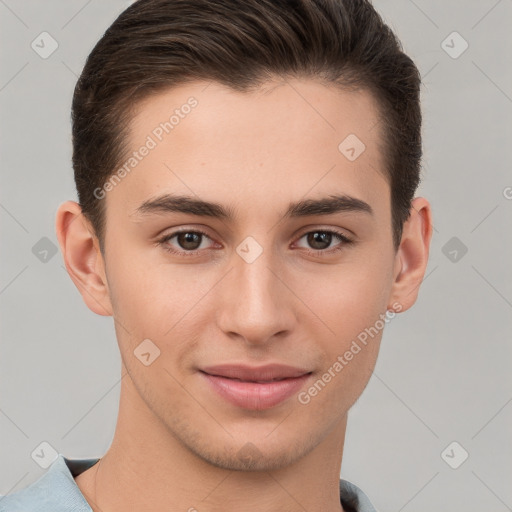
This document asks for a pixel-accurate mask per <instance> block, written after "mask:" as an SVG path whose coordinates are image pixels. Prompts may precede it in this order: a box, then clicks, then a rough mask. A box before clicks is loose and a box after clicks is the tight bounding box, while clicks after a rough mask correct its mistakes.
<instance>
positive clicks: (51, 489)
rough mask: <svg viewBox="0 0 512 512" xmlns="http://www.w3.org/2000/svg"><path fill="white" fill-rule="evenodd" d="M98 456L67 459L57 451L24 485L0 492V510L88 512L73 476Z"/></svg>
mask: <svg viewBox="0 0 512 512" xmlns="http://www.w3.org/2000/svg"><path fill="white" fill-rule="evenodd" d="M97 460H98V459H75V460H73V459H67V458H66V457H64V456H63V455H62V454H59V455H58V457H57V458H56V459H55V461H54V462H53V463H52V464H51V466H50V467H49V468H48V469H47V470H46V473H44V474H43V475H42V476H41V477H39V478H38V479H37V480H36V481H35V482H33V483H31V484H30V485H28V486H27V487H25V488H24V489H21V490H19V491H16V492H14V493H11V494H8V495H6V496H0V512H91V508H90V506H89V504H88V503H87V501H86V500H85V498H84V497H83V495H82V493H81V492H80V489H79V488H78V486H77V485H76V483H75V480H74V477H75V476H77V475H79V474H80V473H82V472H83V471H85V470H86V469H88V468H89V467H91V466H92V465H93V464H94V463H95V462H97Z"/></svg>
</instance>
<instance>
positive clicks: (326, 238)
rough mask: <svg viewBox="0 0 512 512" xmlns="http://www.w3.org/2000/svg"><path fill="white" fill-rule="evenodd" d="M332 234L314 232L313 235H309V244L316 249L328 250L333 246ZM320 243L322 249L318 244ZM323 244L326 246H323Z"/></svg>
mask: <svg viewBox="0 0 512 512" xmlns="http://www.w3.org/2000/svg"><path fill="white" fill-rule="evenodd" d="M331 240H332V234H331V233H326V232H324V231H314V232H313V233H309V234H308V243H309V244H310V245H311V247H313V248H314V249H318V250H321V249H326V248H327V247H329V245H330V244H331ZM318 243H320V247H318V246H317V244H318ZM322 244H324V245H323V246H322Z"/></svg>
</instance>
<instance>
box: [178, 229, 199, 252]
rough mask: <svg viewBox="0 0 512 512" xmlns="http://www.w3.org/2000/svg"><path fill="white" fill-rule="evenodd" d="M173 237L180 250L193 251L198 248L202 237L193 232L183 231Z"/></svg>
mask: <svg viewBox="0 0 512 512" xmlns="http://www.w3.org/2000/svg"><path fill="white" fill-rule="evenodd" d="M175 236H176V241H177V242H178V244H179V246H180V247H181V248H182V249H186V250H188V251H194V250H196V249H198V248H199V247H200V245H201V239H202V236H203V235H202V234H201V233H196V232H194V231H184V232H182V233H178V234H177V235H175Z"/></svg>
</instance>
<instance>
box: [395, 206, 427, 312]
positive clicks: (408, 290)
mask: <svg viewBox="0 0 512 512" xmlns="http://www.w3.org/2000/svg"><path fill="white" fill-rule="evenodd" d="M411 205H412V206H411V210H410V216H409V219H407V221H405V222H404V226H403V231H402V239H401V242H400V246H399V247H398V250H397V252H396V256H395V266H394V270H393V272H394V274H393V277H394V280H393V286H392V289H391V294H390V298H389V304H392V306H390V305H388V309H389V310H392V311H396V312H401V311H406V310H407V309H409V308H410V307H411V306H412V305H413V304H414V303H415V302H416V299H417V298H418V292H419V288H420V284H421V282H422V280H423V277H424V276H425V270H426V268H427V263H428V254H429V248H430V240H431V238H432V211H431V208H430V204H429V202H428V201H427V200H426V199H424V198H423V197H416V198H415V199H414V200H413V201H412V203H411Z"/></svg>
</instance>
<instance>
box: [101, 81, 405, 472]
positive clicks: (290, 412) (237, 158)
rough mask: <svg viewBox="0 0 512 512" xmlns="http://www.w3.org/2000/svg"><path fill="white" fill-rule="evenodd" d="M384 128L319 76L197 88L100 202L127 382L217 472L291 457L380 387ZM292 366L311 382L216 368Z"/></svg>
mask: <svg viewBox="0 0 512 512" xmlns="http://www.w3.org/2000/svg"><path fill="white" fill-rule="evenodd" d="M191 98H193V99H191ZM187 105H188V106H187ZM173 113H174V118H172V119H171V121H169V119H170V116H171V115H173ZM166 122H167V123H168V124H167V125H166V124H165V123H166ZM161 123H163V124H161ZM380 128H381V125H380V124H379V123H378V116H377V109H376V105H375V103H374V100H373V98H372V97H371V96H370V95H369V93H367V92H357V93H356V92H343V91H340V90H339V89H335V88H329V87H326V86H324V85H321V84H319V83H317V82H314V81H309V80H300V81H299V80H294V81H289V82H288V83H285V82H269V83H267V84H266V85H265V87H262V88H261V89H259V90H258V91H257V92H251V93H239V92H235V91H233V90H231V89H228V88H226V87H224V86H222V85H220V84H216V83H210V84H208V83H202V82H196V83H194V84H188V85H186V86H183V87H179V88H174V89H172V90H169V91H166V92H164V93H160V94H158V95H156V96H153V97H151V98H149V99H147V100H145V101H144V102H143V103H141V104H140V105H139V108H138V111H137V115H136V116H135V118H134V119H133V123H132V125H131V134H130V139H129V142H130V148H131V151H137V155H136V156H135V157H133V158H134V160H131V161H129V160H128V159H127V166H126V167H125V172H120V173H119V175H118V177H119V178H120V179H119V180H117V181H116V182H114V181H111V182H110V183H109V184H107V185H106V186H105V187H104V188H103V189H102V192H98V195H99V196H103V198H102V199H101V200H102V201H105V202H106V212H107V215H106V226H107V227H106V238H105V272H106V280H107V283H108V293H109V299H110V304H111V307H112V311H113V315H114V317H115V319H116V332H117V336H118V343H119V347H120V350H121V355H122V360H123V364H124V366H125V368H126V370H127V372H128V375H127V377H126V379H129V380H130V385H131V386H133V389H135V390H136V392H137V393H138V395H139V396H140V398H141V399H142V400H143V401H144V403H145V404H146V405H147V406H148V408H149V410H150V411H151V413H152V414H153V415H154V417H155V421H157V419H158V421H160V422H162V423H163V424H164V425H165V427H166V428H167V429H168V430H169V431H170V432H172V434H173V435H174V436H175V437H176V438H177V439H179V440H180V441H181V443H182V444H183V445H184V446H186V447H188V448H189V449H190V450H191V451H192V452H193V453H195V454H197V455H198V456H200V457H201V458H202V459H203V460H206V461H208V462H210V463H212V464H215V465H217V466H221V467H224V468H229V469H243V468H244V467H247V460H246V458H245V459H244V457H243V456H242V455H243V453H244V452H243V450H244V449H247V446H248V445H247V443H248V442H251V443H252V445H253V446H252V448H251V449H252V450H253V451H255V452H257V454H258V455H261V458H258V457H255V456H254V454H252V464H253V466H252V467H253V468H255V469H272V468H277V467H280V466H282V465H283V464H285V463H291V462H293V461H294V460H296V459H299V458H300V457H302V456H304V455H305V454H307V453H308V452H310V451H311V450H313V448H314V447H315V446H317V445H318V444H319V443H320V442H321V441H322V439H324V438H325V437H326V436H327V435H328V434H329V433H331V432H333V431H334V429H336V428H337V427H340V425H342V424H343V421H344V420H345V415H346V413H347V411H348V409H349V408H350V407H351V405H352V404H353V403H354V402H355V400H356V399H357V398H358V397H359V395H360V394H361V392H362V391H363V389H364V387H365V386H366V384H367V382H368V380H369V377H370V375H371V372H372V370H373V368H374V365H375V361H376V357H377V353H378V349H379V343H380V338H381V335H382V327H383V326H384V324H385V323H387V322H388V321H389V316H387V317H385V314H386V310H387V309H392V308H393V307H394V308H395V309H396V310H397V311H398V310H399V309H400V305H399V304H398V305H397V304H396V303H395V304H393V300H392V287H393V281H394V273H395V263H396V253H395V251H394V248H393V244H392V225H391V203H390V188H389V184H388V181H387V180H386V178H385V175H384V170H383V161H382V155H381V147H380V140H381V139H380V137H381V133H380ZM347 137H349V138H348V139H347ZM355 137H357V138H355ZM345 139H347V140H346V141H345ZM344 141H345V142H344ZM340 144H341V146H340ZM362 144H364V147H363V145H362ZM142 147H146V150H144V149H140V148H142ZM363 148H364V151H362V152H361V150H362V149H363ZM166 195H167V197H166ZM180 196H186V197H187V198H189V201H183V199H182V200H181V201H180V200H179V199H178V198H179V197H180ZM333 198H336V200H333ZM329 200H330V202H329ZM192 201H200V202H207V203H214V205H213V206H212V205H204V204H199V203H197V204H195V205H194V204H193V203H192ZM319 201H324V203H316V202H319ZM143 205H145V206H143ZM192 207H194V208H195V209H192ZM384 318H385V320H384ZM369 332H371V333H372V334H371V335H369V334H368V333H369ZM364 333H366V336H365V335H364ZM363 339H365V342H363ZM143 340H150V341H149V342H148V341H145V342H144V343H145V345H141V343H142V342H143ZM357 347H358V348H357ZM158 351H159V355H158V356H157V354H158ZM134 352H135V354H138V355H139V357H137V355H135V354H134ZM143 352H144V353H146V355H145V356H142V357H141V356H140V354H141V353H143ZM148 354H149V355H148ZM141 359H143V360H145V362H146V363H147V364H144V363H143V362H141ZM275 363H277V364H283V365H287V366H290V367H293V368H296V369H300V372H299V373H300V374H301V375H303V374H305V376H303V377H301V378H299V379H288V380H287V381H281V382H280V384H277V383H274V384H268V383H267V384H262V383H255V382H252V383H245V384H244V383H241V382H238V381H233V379H232V378H231V379H226V378H222V377H211V376H210V377H208V376H207V374H206V373H205V370H206V369H211V367H212V366H215V365H226V364H230V365H246V366H249V367H252V368H255V367H261V366H263V365H267V364H275ZM231 377H233V375H232V376H231ZM263 377H265V376H263ZM266 377H267V379H265V378H261V376H260V380H268V379H269V375H266ZM229 380H231V382H229ZM237 382H238V383H237ZM244 386H245V387H244ZM265 386H266V387H265ZM219 390H224V391H223V392H222V391H219ZM244 447H245V448H244Z"/></svg>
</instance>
